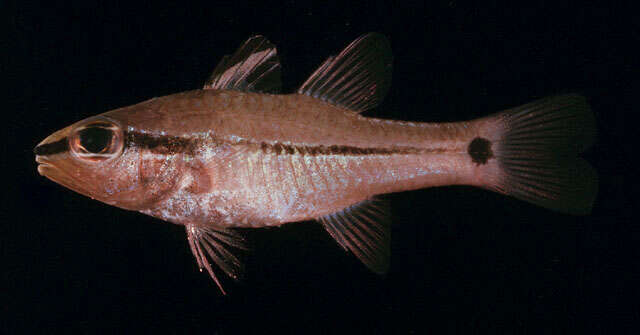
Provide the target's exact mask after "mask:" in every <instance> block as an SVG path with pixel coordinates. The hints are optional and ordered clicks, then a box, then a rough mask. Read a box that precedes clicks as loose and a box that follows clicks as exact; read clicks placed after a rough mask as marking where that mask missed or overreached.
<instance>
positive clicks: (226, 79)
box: [204, 35, 281, 93]
mask: <svg viewBox="0 0 640 335" xmlns="http://www.w3.org/2000/svg"><path fill="white" fill-rule="evenodd" d="M280 87H281V80H280V60H279V58H278V53H277V51H276V47H275V45H273V44H272V43H271V42H269V40H267V39H266V38H265V37H263V36H260V35H256V36H253V37H251V38H249V39H248V40H246V41H245V42H244V43H243V44H242V45H241V46H240V47H239V48H238V50H236V52H235V53H234V54H233V55H226V56H224V57H223V58H222V60H220V62H219V63H218V65H217V66H216V68H215V69H214V70H213V73H212V74H211V76H210V78H209V79H208V80H207V82H206V83H205V85H204V89H228V90H238V91H245V92H247V91H249V92H262V93H278V92H280Z"/></svg>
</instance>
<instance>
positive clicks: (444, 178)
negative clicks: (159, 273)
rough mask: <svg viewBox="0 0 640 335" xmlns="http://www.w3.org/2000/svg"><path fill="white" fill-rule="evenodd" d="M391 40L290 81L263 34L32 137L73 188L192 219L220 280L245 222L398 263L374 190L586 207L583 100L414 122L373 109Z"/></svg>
mask: <svg viewBox="0 0 640 335" xmlns="http://www.w3.org/2000/svg"><path fill="white" fill-rule="evenodd" d="M391 59H392V56H391V49H390V46H389V42H388V41H387V39H386V38H385V37H384V36H382V35H380V34H376V33H370V34H366V35H364V36H361V37H360V38H358V39H356V40H355V41H353V42H352V43H351V44H349V45H348V46H347V47H346V48H345V49H344V50H343V51H342V52H341V53H340V54H338V55H337V56H331V57H329V58H328V59H327V60H326V61H325V62H324V63H323V64H322V65H321V66H320V67H319V68H318V69H317V70H316V71H315V72H314V73H313V74H312V75H311V76H310V77H309V79H308V80H307V81H306V82H305V83H304V84H302V86H300V88H299V89H298V90H297V91H296V92H295V93H292V94H278V93H279V89H280V62H279V59H278V56H277V53H276V48H275V46H274V45H273V44H272V43H270V42H269V41H268V40H267V39H266V38H264V37H262V36H254V37H251V38H250V39H248V40H247V41H246V42H245V43H244V44H242V45H241V46H240V48H239V49H238V50H237V51H236V52H235V53H234V54H232V55H227V56H225V57H223V58H222V61H221V62H220V63H219V64H218V65H217V67H216V68H215V70H214V71H213V74H212V75H211V77H210V79H209V80H208V81H207V82H206V84H205V85H204V87H203V89H201V90H194V91H188V92H183V93H177V94H172V95H168V96H164V97H160V98H153V99H151V100H147V101H144V102H141V103H138V104H136V105H133V106H128V107H123V108H119V109H116V110H113V111H109V112H106V113H103V114H100V115H97V116H93V117H90V118H87V119H85V120H82V121H79V122H77V123H74V124H72V125H71V126H68V127H66V128H64V129H62V130H59V131H57V132H55V133H53V134H52V135H51V136H49V137H47V138H46V139H45V140H44V141H42V142H41V143H40V144H38V146H37V147H36V148H35V150H34V151H35V154H36V161H37V162H38V163H40V165H38V172H39V173H40V174H41V175H43V176H45V177H47V178H49V179H51V180H53V181H54V182H57V183H59V184H61V185H63V186H65V187H68V188H70V189H72V190H74V191H76V192H78V193H81V194H83V195H86V196H88V197H91V198H93V199H97V200H100V201H102V202H105V203H107V204H110V205H113V206H117V207H120V208H124V209H128V210H135V211H139V212H142V213H144V214H148V215H151V216H153V217H157V218H160V219H162V220H165V221H168V222H171V223H175V224H181V225H184V226H185V228H186V232H187V239H188V242H189V246H190V248H191V251H192V252H193V255H194V256H195V258H196V261H197V263H198V266H199V267H200V270H201V271H202V270H203V268H204V269H206V270H207V272H208V273H209V275H210V276H211V278H212V279H213V280H214V281H215V283H216V284H217V285H218V287H219V288H220V290H221V291H222V292H223V293H224V290H223V288H222V285H221V284H220V281H219V279H218V278H217V277H216V274H215V272H214V269H213V267H212V264H213V265H215V266H217V268H219V269H220V270H222V271H223V272H224V273H226V274H227V275H229V276H230V277H232V278H237V277H238V276H239V274H240V272H241V268H242V265H241V263H240V261H239V260H238V258H237V257H236V256H235V255H234V254H233V251H234V249H235V248H240V249H242V248H244V242H243V239H242V237H241V236H240V235H239V234H238V232H237V231H235V230H234V228H236V227H244V228H259V227H267V226H279V225H282V224H285V223H288V222H296V221H305V220H317V221H318V222H319V223H320V224H322V225H323V227H324V228H325V229H326V230H327V232H329V234H331V236H332V237H333V238H334V239H335V240H336V241H337V242H338V243H339V244H340V246H342V247H343V248H344V249H345V250H348V251H351V252H352V253H353V254H355V255H356V256H357V257H358V258H359V259H360V260H361V261H362V262H363V263H364V264H365V265H366V266H367V267H369V268H370V269H371V270H373V271H374V272H377V273H384V272H385V271H387V269H388V267H389V258H390V256H389V255H390V254H389V239H390V222H391V221H390V217H389V211H388V208H387V206H386V205H385V202H384V201H382V200H380V199H378V198H376V196H377V195H381V194H385V193H391V192H400V191H407V190H414V189H419V188H425V187H433V186H443V185H473V186H477V187H482V188H485V189H488V190H492V191H496V192H500V193H503V194H506V195H510V196H513V197H516V198H519V199H522V200H525V201H528V202H531V203H533V204H536V205H539V206H542V207H545V208H549V209H552V210H557V211H560V212H564V213H569V214H587V213H589V212H590V210H591V206H592V204H593V201H594V199H595V196H596V192H597V176H596V173H595V171H594V170H593V169H592V168H591V167H590V166H589V165H588V164H587V163H586V162H585V161H584V160H583V159H581V158H579V157H578V153H579V152H581V151H583V150H584V149H585V148H587V147H588V146H589V145H590V144H591V143H592V142H593V140H594V138H595V129H596V127H595V119H594V117H593V114H592V113H591V112H590V110H589V107H588V105H587V103H586V101H585V98H583V97H581V96H578V95H561V96H555V97H550V98H546V99H542V100H538V101H535V102H532V103H529V104H526V105H523V106H520V107H516V108H512V109H509V110H506V111H503V112H500V113H497V114H494V115H491V116H487V117H484V118H480V119H476V120H471V121H463V122H453V123H418V122H408V121H393V120H386V119H377V118H369V117H365V116H363V115H362V114H361V113H362V112H365V111H367V110H370V109H372V108H374V107H376V106H377V105H378V104H379V103H380V102H381V101H382V99H383V98H384V95H385V94H386V92H387V91H388V88H389V85H390V81H391V68H392V66H391V62H392V61H391Z"/></svg>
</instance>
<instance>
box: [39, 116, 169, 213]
mask: <svg viewBox="0 0 640 335" xmlns="http://www.w3.org/2000/svg"><path fill="white" fill-rule="evenodd" d="M115 115H118V114H115ZM126 122H127V120H126V119H120V120H119V119H118V118H116V117H112V116H110V115H109V113H105V114H102V115H98V116H94V117H90V118H87V119H85V120H82V121H79V122H76V123H74V124H72V125H70V126H68V127H65V128H63V129H61V130H58V131H56V132H54V133H53V134H51V135H50V136H48V137H47V138H45V139H44V140H43V141H42V142H40V143H39V144H38V145H37V146H36V148H35V149H34V153H35V154H36V162H37V163H39V165H38V172H39V173H40V175H42V176H45V177H47V178H48V179H50V180H52V181H54V182H56V183H58V184H61V185H62V186H65V187H67V188H69V189H71V190H73V191H75V192H78V193H80V194H82V195H85V196H88V197H90V198H92V199H96V200H99V201H102V202H105V203H107V204H110V205H113V206H117V207H121V208H125V209H131V210H141V209H145V208H148V207H149V206H150V203H151V202H153V201H154V200H157V199H158V198H159V197H160V196H161V195H162V193H163V192H165V191H166V190H167V189H168V188H170V187H171V186H172V185H173V184H174V182H175V180H176V178H175V176H174V175H170V174H171V172H172V171H176V170H175V169H172V168H171V167H170V166H167V164H166V162H167V159H166V157H155V158H154V157H148V156H149V155H145V152H144V150H142V149H141V148H140V147H139V146H136V145H135V143H131V142H132V140H131V138H130V135H129V134H128V132H127V128H128V125H127V124H126ZM167 169H168V170H167Z"/></svg>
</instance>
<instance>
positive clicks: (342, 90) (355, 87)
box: [298, 33, 392, 112]
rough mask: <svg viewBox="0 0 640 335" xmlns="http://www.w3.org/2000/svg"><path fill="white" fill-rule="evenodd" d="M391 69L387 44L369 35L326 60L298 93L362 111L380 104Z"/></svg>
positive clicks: (385, 92) (375, 35) (389, 48)
mask: <svg viewBox="0 0 640 335" xmlns="http://www.w3.org/2000/svg"><path fill="white" fill-rule="evenodd" d="M391 70H392V55H391V47H390V45H389V41H388V40H387V38H386V37H384V36H383V35H381V34H378V33H369V34H366V35H363V36H360V37H359V38H357V39H356V40H355V41H353V42H351V44H349V45H348V46H347V47H346V48H345V49H344V50H342V52H340V54H339V55H337V56H331V57H329V58H328V59H327V60H326V61H325V62H324V63H322V65H320V67H319V68H318V69H317V70H316V71H315V72H314V73H313V74H312V75H311V76H310V77H309V79H307V81H306V82H305V83H304V84H302V86H300V88H299V89H298V93H300V94H306V95H309V96H312V97H315V98H318V99H321V100H323V101H326V102H329V103H332V104H334V105H338V106H341V107H345V108H348V109H351V110H353V111H358V112H362V111H366V110H368V109H372V108H375V107H376V106H377V105H378V104H379V103H380V102H382V100H383V99H384V96H385V95H386V94H387V91H388V90H389V86H390V85H391Z"/></svg>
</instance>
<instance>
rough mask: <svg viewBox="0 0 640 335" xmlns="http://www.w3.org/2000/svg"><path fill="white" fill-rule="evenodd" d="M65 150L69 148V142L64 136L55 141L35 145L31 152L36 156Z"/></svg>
mask: <svg viewBox="0 0 640 335" xmlns="http://www.w3.org/2000/svg"><path fill="white" fill-rule="evenodd" d="M67 150H69V143H68V142H67V138H66V137H65V138H63V139H61V140H58V141H55V142H51V143H45V144H42V145H39V146H37V147H35V149H33V153H35V154H36V155H38V156H46V155H53V154H59V153H61V152H65V151H67Z"/></svg>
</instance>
